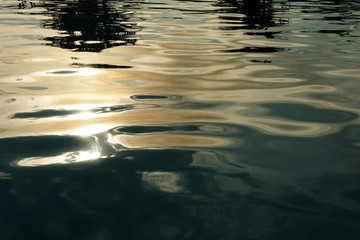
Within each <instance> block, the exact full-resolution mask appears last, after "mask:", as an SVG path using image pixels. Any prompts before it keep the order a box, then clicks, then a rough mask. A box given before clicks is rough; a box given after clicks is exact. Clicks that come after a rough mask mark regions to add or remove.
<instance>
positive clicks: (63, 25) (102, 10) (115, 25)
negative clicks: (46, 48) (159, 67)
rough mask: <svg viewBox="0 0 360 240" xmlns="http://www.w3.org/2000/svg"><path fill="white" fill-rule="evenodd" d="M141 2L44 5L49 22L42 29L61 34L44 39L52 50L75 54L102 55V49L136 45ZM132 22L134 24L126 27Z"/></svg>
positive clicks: (85, 1)
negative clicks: (53, 47)
mask: <svg viewBox="0 0 360 240" xmlns="http://www.w3.org/2000/svg"><path fill="white" fill-rule="evenodd" d="M140 3H141V1H111V0H109V1H108V0H79V1H59V0H57V1H45V4H44V7H45V8H46V9H47V15H48V16H50V17H51V18H50V19H47V20H44V22H43V26H44V27H45V28H51V29H55V30H58V31H60V33H59V35H57V36H53V37H47V38H45V40H46V41H48V42H50V43H48V44H49V45H51V46H55V47H61V48H65V49H70V50H72V51H80V52H83V51H86V52H100V51H101V50H103V49H106V48H110V47H115V46H122V45H134V44H135V43H136V40H137V37H136V32H137V31H139V29H140V28H139V27H137V26H136V21H140V19H137V18H134V17H133V15H134V11H136V10H137V9H139V7H140ZM125 22H131V23H125Z"/></svg>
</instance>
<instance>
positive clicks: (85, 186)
mask: <svg viewBox="0 0 360 240" xmlns="http://www.w3.org/2000/svg"><path fill="white" fill-rule="evenodd" d="M214 127H215V126H213V128H214ZM223 128H224V129H232V128H237V129H232V131H224V132H223V133H222V134H228V135H229V136H233V137H238V138H239V139H245V143H244V145H243V146H242V147H241V148H239V149H234V150H233V151H236V152H235V153H236V156H237V157H236V158H229V156H227V153H226V152H222V151H220V150H219V151H214V150H212V149H208V150H207V149H196V148H194V149H190V150H185V149H152V150H151V149H148V150H143V149H126V148H121V147H119V146H118V147H115V146H111V142H108V141H107V138H108V136H109V135H110V136H121V135H124V134H125V135H136V134H150V133H162V132H179V133H183V134H184V133H196V132H197V131H199V129H204V128H202V126H196V125H178V126H167V127H165V126H152V127H147V126H132V127H130V126H128V127H117V128H114V129H112V130H110V131H108V132H106V133H103V134H98V135H96V136H89V137H79V136H33V137H17V138H9V139H0V159H1V164H0V166H1V172H0V187H1V189H2V195H1V198H0V208H1V218H0V232H1V234H2V239H4V240H15V239H16V240H17V239H24V238H26V239H37V240H38V239H40V240H42V239H44V240H45V239H80V240H82V239H84V240H89V239H90V240H97V239H104V240H113V239H119V238H121V239H122V238H124V239H131V240H132V239H134V240H142V239H144V240H145V239H146V240H147V239H154V240H155V239H156V240H157V239H174V240H175V239H176V240H177V239H189V240H190V239H191V240H193V239H214V240H215V239H216V240H217V239H220V240H227V239H233V240H235V239H249V240H253V239H264V240H267V239H281V240H288V239H291V240H302V239H319V238H320V237H324V236H325V237H326V239H331V240H335V239H339V237H341V239H346V240H352V239H357V237H358V236H360V227H359V226H360V221H359V216H360V209H359V207H358V203H359V201H360V199H359V196H360V195H359V186H357V185H356V184H354V183H355V182H356V181H354V178H355V175H354V176H351V175H349V174H348V173H346V172H341V171H336V170H334V169H335V168H334V166H335V167H336V166H338V164H341V163H343V162H345V163H346V164H348V165H349V168H351V169H356V166H357V167H358V166H360V165H359V164H358V163H357V158H356V156H359V154H360V152H359V149H358V148H356V147H354V144H356V143H357V142H359V141H360V128H359V126H357V125H352V126H349V127H347V128H345V129H343V130H342V131H341V132H339V133H336V134H332V135H329V136H324V137H317V138H303V139H301V138H295V137H283V136H271V135H267V134H265V133H261V132H259V131H256V130H254V129H251V128H248V127H240V126H225V125H224V126H223ZM205 129H212V128H211V126H208V127H207V128H205ZM203 131H206V130H203ZM231 134H233V135H231ZM94 144H95V145H98V147H99V151H100V152H101V156H102V157H101V158H100V159H98V160H90V161H84V162H73V163H71V162H69V163H67V164H60V165H59V164H55V165H43V166H38V167H21V166H17V165H16V163H17V162H18V161H19V160H21V159H24V158H36V157H47V156H53V155H60V154H61V153H63V152H68V151H74V152H75V151H82V150H86V149H90V148H92V147H93V146H94ZM202 155H203V156H207V157H206V159H208V161H209V162H208V165H207V166H206V165H202V166H196V165H192V164H193V163H194V162H196V161H199V156H202ZM209 156H214V158H209ZM214 162H221V163H222V164H224V165H220V166H222V167H226V164H230V163H232V166H231V170H222V167H221V168H219V167H216V168H212V167H211V164H213V163H214ZM236 165H239V166H240V165H243V167H242V168H240V167H235V166H236ZM354 166H355V167H354ZM358 170H360V168H358ZM359 172H360V171H359ZM296 176H301V179H302V180H301V181H300V182H297V181H296V179H297V178H296ZM280 179H283V182H281V183H280V182H279V181H282V180H280ZM275 182H276V183H275ZM329 195H330V196H332V198H331V199H329V198H328V196H329ZM334 196H335V197H334ZM299 227H301V231H299Z"/></svg>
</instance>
